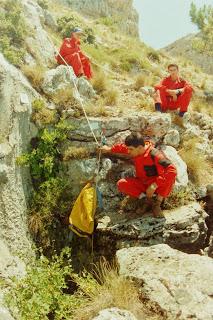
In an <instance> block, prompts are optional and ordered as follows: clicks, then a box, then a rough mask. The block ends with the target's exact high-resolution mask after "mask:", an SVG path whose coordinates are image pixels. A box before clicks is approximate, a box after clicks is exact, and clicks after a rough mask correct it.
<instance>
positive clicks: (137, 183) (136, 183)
mask: <svg viewBox="0 0 213 320" xmlns="http://www.w3.org/2000/svg"><path fill="white" fill-rule="evenodd" d="M117 187H118V190H119V191H120V192H122V193H124V194H127V195H129V196H131V197H134V198H138V197H139V195H140V194H141V193H142V192H145V191H146V188H147V186H145V185H144V184H142V182H141V180H139V179H137V178H126V179H120V180H119V181H118V182H117Z"/></svg>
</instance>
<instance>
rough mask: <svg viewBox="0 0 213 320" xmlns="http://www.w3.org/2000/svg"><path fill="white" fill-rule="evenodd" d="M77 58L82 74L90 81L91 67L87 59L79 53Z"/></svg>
mask: <svg viewBox="0 0 213 320" xmlns="http://www.w3.org/2000/svg"><path fill="white" fill-rule="evenodd" d="M79 56H80V59H81V63H82V66H83V69H84V74H85V76H86V77H87V79H91V78H92V70H91V65H90V61H89V59H88V58H87V57H86V56H85V55H84V54H83V53H82V52H79Z"/></svg>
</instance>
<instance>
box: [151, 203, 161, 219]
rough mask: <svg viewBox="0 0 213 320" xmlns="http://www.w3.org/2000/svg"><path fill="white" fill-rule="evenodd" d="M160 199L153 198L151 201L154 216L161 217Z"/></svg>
mask: <svg viewBox="0 0 213 320" xmlns="http://www.w3.org/2000/svg"><path fill="white" fill-rule="evenodd" d="M160 206H161V201H158V200H155V201H153V202H152V213H153V215H154V217H155V218H162V217H163V214H162V209H161V207H160Z"/></svg>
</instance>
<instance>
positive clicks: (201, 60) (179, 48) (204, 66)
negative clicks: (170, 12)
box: [162, 34, 213, 74]
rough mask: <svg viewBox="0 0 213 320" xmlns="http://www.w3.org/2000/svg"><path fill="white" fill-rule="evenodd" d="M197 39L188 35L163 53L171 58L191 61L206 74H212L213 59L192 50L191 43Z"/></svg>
mask: <svg viewBox="0 0 213 320" xmlns="http://www.w3.org/2000/svg"><path fill="white" fill-rule="evenodd" d="M196 37H199V34H198V35H194V34H190V35H187V36H185V37H183V38H181V39H178V40H177V41H175V42H173V43H172V44H170V45H168V46H167V47H165V48H164V49H162V51H163V52H166V53H168V54H170V55H171V56H175V57H181V58H183V59H187V60H188V61H192V62H193V64H195V65H197V66H199V67H200V68H201V70H203V71H204V72H205V73H207V74H213V58H212V57H210V56H209V55H205V53H199V52H198V51H197V50H195V49H194V48H193V41H194V40H195V39H196Z"/></svg>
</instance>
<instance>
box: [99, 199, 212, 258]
mask: <svg viewBox="0 0 213 320" xmlns="http://www.w3.org/2000/svg"><path fill="white" fill-rule="evenodd" d="M163 213H164V218H158V219H156V218H153V217H152V216H142V217H138V218H135V219H133V218H132V219H131V213H129V215H128V216H129V218H124V217H122V216H120V217H119V215H118V214H116V213H115V212H113V213H112V214H110V213H109V214H106V215H105V217H104V218H103V219H100V220H99V224H98V227H97V245H98V246H99V248H100V250H101V248H102V249H104V251H105V253H106V252H107V253H108V254H110V252H111V254H112V253H113V252H115V251H116V250H117V249H120V248H123V247H129V246H150V245H154V244H159V243H167V244H169V245H170V246H172V247H173V248H176V249H180V250H183V251H186V252H190V251H192V252H196V251H198V250H199V248H201V247H202V246H204V244H205V239H206V236H207V227H206V223H205V218H206V217H207V214H206V212H205V211H204V210H203V209H202V208H201V207H200V205H199V204H198V203H191V204H188V205H185V206H182V207H180V208H177V209H174V210H172V211H167V210H165V211H163ZM133 214H134V212H133ZM109 239H110V241H109Z"/></svg>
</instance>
